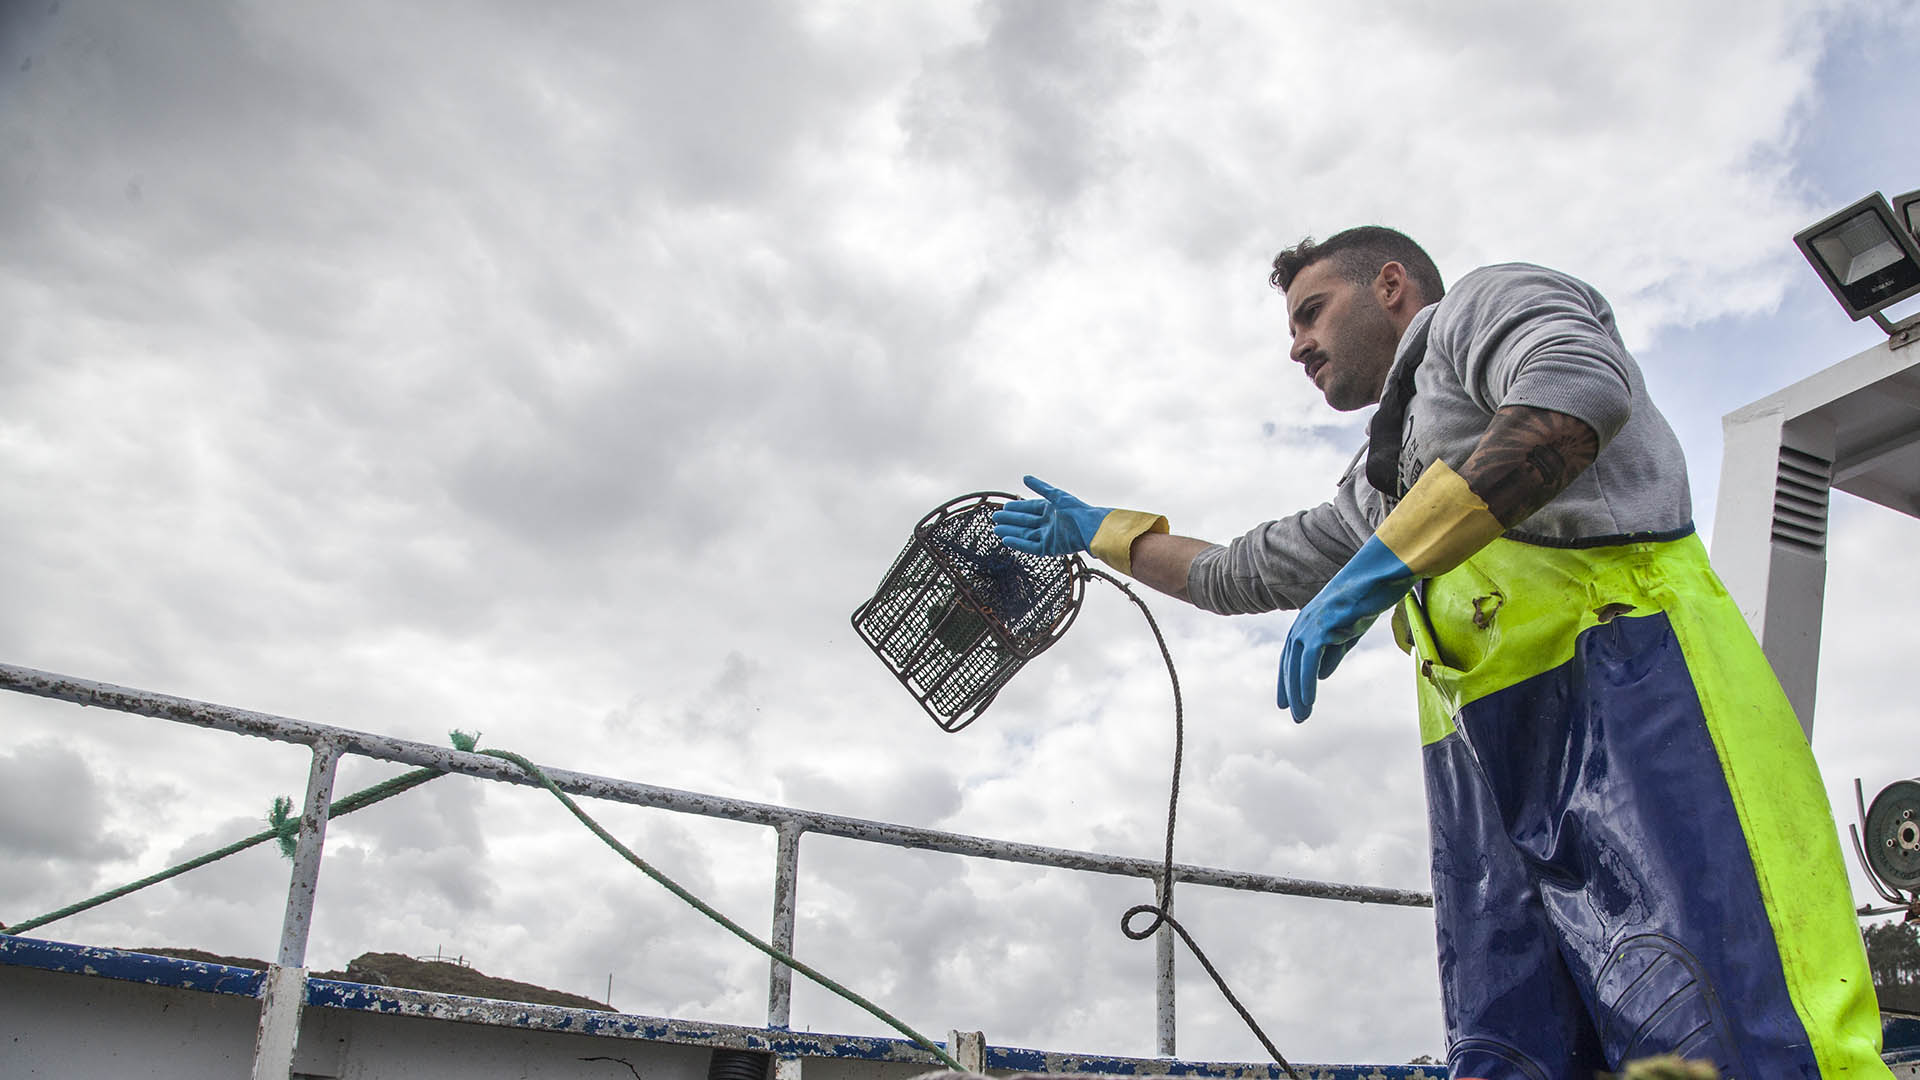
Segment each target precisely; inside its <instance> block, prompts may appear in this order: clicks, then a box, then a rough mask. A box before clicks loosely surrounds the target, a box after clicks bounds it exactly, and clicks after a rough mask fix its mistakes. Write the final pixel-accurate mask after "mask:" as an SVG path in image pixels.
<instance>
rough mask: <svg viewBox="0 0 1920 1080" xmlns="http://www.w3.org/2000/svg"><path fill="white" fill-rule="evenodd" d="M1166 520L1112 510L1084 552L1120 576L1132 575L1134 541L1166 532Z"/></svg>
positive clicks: (1132, 511) (1148, 515)
mask: <svg viewBox="0 0 1920 1080" xmlns="http://www.w3.org/2000/svg"><path fill="white" fill-rule="evenodd" d="M1167 531H1168V529H1167V519H1166V518H1164V517H1161V516H1160V515H1159V514H1143V513H1141V512H1140V511H1138V510H1115V511H1113V512H1111V513H1109V514H1108V515H1107V516H1106V517H1105V518H1104V519H1103V520H1102V521H1101V522H1100V528H1099V530H1098V531H1097V532H1095V533H1094V534H1093V543H1092V544H1091V545H1089V546H1088V548H1087V550H1088V551H1090V552H1092V553H1093V557H1094V558H1096V559H1099V560H1100V561H1101V562H1103V563H1106V564H1107V565H1108V566H1111V567H1113V568H1114V569H1115V570H1118V571H1120V572H1121V573H1123V574H1129V575H1130V574H1132V573H1133V542H1134V541H1135V540H1138V539H1140V537H1141V536H1142V535H1143V534H1146V533H1150V532H1157V533H1163V532H1167Z"/></svg>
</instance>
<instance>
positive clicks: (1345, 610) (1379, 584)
mask: <svg viewBox="0 0 1920 1080" xmlns="http://www.w3.org/2000/svg"><path fill="white" fill-rule="evenodd" d="M1414 581H1415V577H1414V573H1413V571H1412V570H1409V569H1408V568H1407V564H1406V563H1404V562H1402V561H1401V560H1400V557H1399V556H1398V555H1395V554H1394V553H1393V550H1392V549H1391V548H1389V547H1387V545H1385V544H1383V543H1381V542H1380V538H1379V537H1378V536H1373V537H1369V538H1368V539H1367V542H1366V543H1365V544H1362V545H1361V546H1360V550H1359V551H1357V552H1355V553H1354V556H1353V558H1352V559H1350V560H1348V562H1347V565H1345V566H1343V567H1341V568H1340V572H1339V573H1337V574H1335V575H1333V580H1331V581H1329V582H1327V584H1326V586H1325V587H1324V588H1322V589H1321V590H1320V591H1319V593H1317V594H1316V595H1315V596H1314V598H1313V599H1312V600H1310V601H1308V602H1307V606H1306V607H1303V608H1301V609H1300V613H1299V614H1298V615H1296V616H1294V618H1293V626H1292V627H1290V628H1289V629H1288V630H1287V644H1286V647H1285V649H1283V650H1282V651H1281V653H1280V690H1279V704H1280V707H1281V708H1283V709H1291V710H1292V712H1293V722H1294V723H1296V724H1298V723H1301V722H1303V721H1305V720H1306V718H1307V717H1309V716H1312V715H1313V699H1314V696H1315V691H1317V690H1318V689H1319V680H1321V679H1324V678H1326V677H1327V676H1329V675H1331V674H1333V669H1334V668H1336V667H1338V666H1340V660H1341V658H1342V657H1344V656H1346V655H1347V650H1348V649H1351V648H1353V643H1354V642H1356V641H1359V640H1360V636H1361V635H1362V634H1365V633H1366V632H1367V628H1368V627H1370V626H1372V625H1373V620H1374V619H1376V618H1378V617H1379V615H1380V613H1381V612H1383V611H1385V610H1387V609H1388V608H1390V607H1392V606H1393V605H1394V604H1396V603H1399V601H1400V598H1401V597H1403V596H1405V595H1406V594H1407V590H1408V589H1411V588H1413V583H1414Z"/></svg>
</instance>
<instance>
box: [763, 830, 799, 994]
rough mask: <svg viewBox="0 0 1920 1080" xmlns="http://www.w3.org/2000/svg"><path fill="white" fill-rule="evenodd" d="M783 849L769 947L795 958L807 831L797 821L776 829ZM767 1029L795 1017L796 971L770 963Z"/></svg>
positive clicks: (777, 860)
mask: <svg viewBox="0 0 1920 1080" xmlns="http://www.w3.org/2000/svg"><path fill="white" fill-rule="evenodd" d="M775 828H776V830H777V832H778V834H779V837H780V846H779V848H778V850H776V851H775V852H774V856H773V936H772V938H771V939H770V941H769V943H770V944H772V946H773V947H774V948H776V949H779V950H780V951H781V952H783V953H786V954H787V955H788V956H792V955H793V923H794V898H795V896H796V894H797V893H798V892H799V888H800V835H801V834H802V833H804V832H806V828H805V827H804V826H802V825H801V824H800V823H799V822H796V821H791V820H789V821H783V822H781V823H780V824H779V825H778V826H776V827H775ZM767 963H768V965H769V975H768V982H767V1026H768V1027H770V1028H784V1027H786V1026H787V1024H788V1021H790V1020H791V1019H792V1016H793V969H792V968H790V967H788V966H787V965H785V964H783V963H781V962H780V961H778V960H769V961H768V962H767Z"/></svg>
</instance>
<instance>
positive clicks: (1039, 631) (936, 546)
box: [853, 491, 1086, 731]
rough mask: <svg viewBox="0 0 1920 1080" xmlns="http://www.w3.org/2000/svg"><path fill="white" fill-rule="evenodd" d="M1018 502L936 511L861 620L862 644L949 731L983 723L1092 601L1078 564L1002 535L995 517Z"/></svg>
mask: <svg viewBox="0 0 1920 1080" xmlns="http://www.w3.org/2000/svg"><path fill="white" fill-rule="evenodd" d="M1016 498H1018V496H1015V495H1009V494H1007V493H1005V492H999V491H981V492H975V493H974V494H971V495H962V496H960V497H959V498H957V499H953V500H950V501H948V502H946V503H944V504H942V505H940V506H938V507H935V508H934V509H933V510H931V511H929V512H928V513H927V515H926V516H925V517H923V518H921V519H920V522H919V524H917V525H915V526H914V529H913V539H912V540H910V541H908V543H907V546H906V547H905V548H904V549H903V550H902V551H901V552H900V557H899V558H897V559H895V560H894V561H893V567H892V569H890V570H888V571H887V576H886V577H885V578H884V579H882V580H881V582H880V588H879V589H877V590H876V591H875V592H874V594H873V596H872V597H871V598H870V599H868V600H867V601H866V602H865V603H863V604H861V605H860V606H859V607H858V608H856V609H855V610H854V613H853V628H854V631H855V632H856V633H858V634H859V635H860V640H862V641H864V642H866V643H867V647H868V648H871V649H872V650H873V651H874V655H876V656H878V657H879V658H880V662H881V663H883V664H885V665H886V666H887V670H888V671H891V672H893V674H894V677H895V678H897V679H899V680H900V683H901V685H903V686H905V687H906V688H907V691H908V692H909V693H911V694H912V695H913V698H914V700H915V701H918V702H919V703H920V707H921V708H923V709H925V710H926V711H927V715H928V716H931V717H933V722H934V723H936V724H938V725H940V727H941V729H942V730H945V731H959V730H960V729H961V728H963V727H966V726H967V725H968V724H971V723H972V722H973V721H975V720H977V719H979V717H980V714H981V713H983V712H985V711H986V709H987V706H988V705H991V704H993V699H994V696H995V695H997V694H998V693H999V692H1000V689H1001V687H1003V686H1005V685H1006V684H1007V680H1008V679H1011V678H1013V676H1014V673H1015V672H1017V671H1019V670H1020V668H1021V667H1023V666H1024V665H1025V664H1026V662H1027V661H1029V660H1031V659H1033V658H1034V657H1036V656H1038V655H1040V654H1041V653H1042V652H1045V651H1046V650H1047V648H1048V647H1049V646H1051V645H1052V644H1053V643H1054V642H1056V641H1058V640H1060V637H1061V635H1063V634H1065V633H1066V632H1067V628H1068V627H1069V626H1071V625H1072V624H1073V619H1074V616H1075V615H1077V614H1079V612H1080V601H1081V599H1082V597H1083V596H1084V595H1085V593H1086V572H1085V567H1084V566H1083V565H1082V564H1081V562H1080V559H1079V558H1078V557H1077V556H1073V555H1064V556H1048V555H1027V554H1024V553H1022V552H1018V551H1015V550H1013V549H1012V548H1010V547H1008V546H1006V545H1005V544H1003V543H1001V542H1000V538H999V537H998V536H995V535H994V532H993V512H994V511H995V510H998V509H1000V508H1001V507H1002V506H1005V505H1006V504H1007V503H1009V502H1012V501H1013V500H1014V499H1016Z"/></svg>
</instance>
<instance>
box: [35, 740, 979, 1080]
mask: <svg viewBox="0 0 1920 1080" xmlns="http://www.w3.org/2000/svg"><path fill="white" fill-rule="evenodd" d="M447 734H448V737H449V739H450V740H451V742H452V743H453V748H454V749H455V750H462V751H467V752H469V753H472V752H476V751H475V747H477V746H478V745H479V743H480V737H479V735H477V734H471V735H470V734H468V733H467V732H464V731H451V732H448V733H447ZM477 752H478V753H481V754H485V755H486V756H488V757H494V758H499V759H500V760H502V761H506V762H510V763H511V764H514V765H517V766H519V767H520V769H521V770H522V771H523V772H525V773H526V774H527V775H528V776H531V777H532V778H533V779H534V780H535V781H536V782H537V783H538V784H539V785H540V786H541V787H544V788H546V789H547V790H548V791H549V792H552V793H553V797H554V798H556V799H559V800H560V802H561V804H562V805H563V806H565V807H566V808H567V809H568V810H569V811H571V812H572V814H573V816H574V817H576V818H578V819H579V820H580V823H581V824H582V825H585V826H586V827H587V828H588V829H590V830H592V832H593V834H594V835H595V836H598V837H599V838H600V839H601V840H602V841H604V842H605V843H606V845H607V846H608V847H611V848H612V849H613V850H614V851H616V852H618V853H619V854H620V857H621V858H623V859H625V860H627V862H629V863H631V864H633V865H634V866H635V867H636V868H638V869H639V870H640V872H641V873H643V874H646V875H647V876H648V877H650V878H652V879H653V880H655V881H657V882H659V883H660V884H661V885H663V886H665V887H666V889H667V891H669V892H671V893H673V895H675V896H677V897H679V898H680V899H682V900H684V901H686V902H687V903H688V904H689V905H691V906H692V907H693V908H694V910H696V911H698V912H700V913H701V914H702V915H705V916H706V917H707V918H709V919H712V920H713V921H714V922H717V923H719V924H720V925H721V926H724V927H726V928H727V929H728V930H729V931H732V933H733V935H734V936H735V937H738V938H740V939H741V940H742V941H745V942H746V943H747V944H749V945H752V946H753V947H754V948H756V949H759V950H760V951H761V952H763V953H766V954H767V955H768V956H770V957H772V958H773V959H774V960H776V961H778V962H779V963H782V964H785V965H786V966H788V967H790V968H792V969H793V970H795V971H797V972H799V973H800V974H802V975H805V976H806V977H807V978H809V979H812V980H813V981H814V982H816V983H819V984H820V985H821V986H823V987H825V988H826V989H828V990H831V991H833V992H834V993H836V994H838V995H840V996H841V997H843V998H845V999H846V1000H848V1001H850V1002H852V1003H853V1004H855V1005H858V1006H859V1007H860V1008H862V1009H864V1010H866V1011H867V1012H868V1013H869V1014H871V1015H872V1016H874V1017H876V1018H878V1019H879V1020H880V1021H881V1022H882V1023H885V1024H886V1025H887V1026H888V1027H891V1028H893V1029H894V1030H895V1031H898V1032H899V1033H901V1034H902V1035H905V1036H906V1037H907V1038H908V1039H910V1040H912V1041H913V1042H914V1043H915V1044H916V1045H918V1046H919V1047H920V1048H921V1049H923V1050H925V1051H927V1052H928V1053H931V1054H932V1055H933V1056H934V1057H936V1058H938V1059H939V1060H940V1063H941V1064H943V1065H945V1066H946V1067H947V1068H949V1069H953V1070H955V1071H956V1072H965V1071H966V1069H965V1068H964V1067H963V1066H962V1065H961V1064H960V1063H959V1062H958V1061H955V1060H954V1059H953V1057H952V1056H951V1055H949V1054H948V1053H947V1052H946V1051H945V1050H943V1049H941V1048H940V1044H938V1043H936V1042H934V1041H933V1040H932V1039H929V1038H927V1037H926V1036H925V1035H922V1034H920V1033H919V1032H918V1031H915V1030H914V1029H913V1028H911V1027H908V1026H907V1024H906V1022H905V1021H903V1020H901V1019H899V1018H898V1017H896V1016H894V1015H893V1014H892V1013H889V1012H887V1011H886V1010H885V1009H882V1008H881V1007H880V1006H878V1005H875V1004H874V1003H873V1002H871V1001H868V1000H867V999H866V998H864V997H861V996H860V995H859V994H856V993H854V992H853V991H852V990H849V989H847V988H846V987H845V986H842V985H841V984H839V983H838V982H835V981H834V980H832V979H830V978H828V977H827V976H825V975H823V974H821V973H820V972H818V971H816V970H814V969H813V968H812V967H811V966H809V965H807V964H804V963H801V962H800V961H799V960H796V959H794V958H793V957H792V956H789V955H788V954H786V953H784V952H781V951H780V950H779V949H776V948H774V947H773V946H772V945H769V944H768V943H766V942H764V941H762V940H760V939H759V938H758V937H755V936H754V935H753V934H752V933H751V932H750V931H748V930H747V929H746V928H745V927H743V926H741V925H740V924H739V923H736V922H734V921H733V920H732V919H729V918H727V917H726V916H725V915H723V914H721V913H720V912H719V911H718V910H716V909H715V908H714V907H713V906H712V905H711V904H708V903H707V902H706V901H704V900H702V899H700V898H699V897H697V896H695V895H693V894H692V893H690V892H688V891H687V890H686V889H685V888H683V887H682V886H681V885H680V883H679V882H677V881H674V880H673V879H672V878H670V877H668V876H667V875H665V874H663V873H661V872H660V871H659V870H656V869H654V867H653V865H652V864H650V863H648V862H647V861H646V860H645V859H642V858H641V857H640V856H638V855H636V854H634V853H633V851H632V850H631V849H630V848H628V847H627V846H626V845H625V844H622V843H621V842H620V841H619V840H617V839H615V838H614V836H613V834H611V833H609V832H607V830H606V829H605V828H602V827H601V825H600V823H599V822H598V821H595V820H594V819H593V818H592V816H590V815H589V814H588V813H587V812H586V811H585V810H582V809H580V804H579V803H576V802H574V801H573V799H572V798H571V797H570V796H568V795H567V793H566V792H564V791H561V790H560V789H559V787H557V786H555V784H554V782H553V780H552V779H551V778H550V777H548V776H547V774H546V773H545V772H543V771H542V770H541V768H540V766H538V765H535V764H534V763H533V762H531V761H528V760H527V759H526V758H524V757H521V756H520V755H519V754H515V753H513V752H511V751H507V750H479V751H477ZM445 775H447V774H446V773H445V772H444V771H442V770H440V769H427V768H422V769H414V770H412V771H411V772H405V773H402V774H400V775H399V776H396V777H394V778H393V779H391V780H387V781H385V782H383V783H379V784H375V785H374V786H372V787H370V788H365V789H363V790H360V791H356V792H354V793H353V794H351V795H348V796H347V797H346V798H343V799H337V800H335V801H334V802H333V804H332V805H331V806H330V807H328V809H327V818H328V820H332V819H333V818H337V817H339V816H341V815H342V814H351V813H353V812H354V811H355V810H362V809H365V808H366V807H369V806H372V805H373V804H374V803H377V802H380V801H381V800H383V799H390V798H392V797H393V796H395V795H398V794H400V793H401V792H403V791H409V790H411V789H413V788H416V787H419V786H420V785H421V784H424V783H426V782H427V781H429V780H432V779H433V778H435V777H438V776H445ZM267 826H268V827H267V828H266V830H264V831H262V832H257V833H254V834H253V835H252V836H249V837H246V838H245V839H242V840H236V841H234V842H233V843H231V844H228V845H227V846H226V847H223V848H219V849H217V850H215V851H209V852H207V853H206V854H205V855H202V856H200V857H198V858H195V859H189V860H187V861H186V862H183V863H181V864H179V865H178V866H173V867H169V868H167V869H165V870H162V871H160V872H159V873H157V874H153V875H151V876H148V877H144V878H141V879H140V880H139V881H133V882H128V883H127V884H125V885H122V886H120V887H119V888H117V889H110V890H108V891H107V892H103V893H101V894H99V895H97V896H91V897H88V898H87V899H85V900H82V901H80V902H79V903H75V904H69V905H68V906H66V907H63V908H61V909H60V910H58V911H50V912H48V913H47V914H45V915H40V916H37V917H35V918H31V919H27V920H25V921H24V922H18V923H15V924H13V925H12V926H0V934H19V933H22V932H25V931H27V930H33V929H36V928H38V927H42V926H45V925H47V924H48V923H51V922H58V921H59V920H61V919H64V918H66V917H67V916H69V915H75V914H78V913H80V912H82V911H86V910H87V909H89V908H94V907H99V906H100V905H101V904H104V903H106V902H107V901H109V900H115V899H118V898H120V897H122V896H125V895H127V894H128V893H131V892H137V891H139V890H140V889H144V888H146V887H147V886H149V885H156V884H158V883H160V882H162V881H165V880H167V879H168V878H173V877H178V876H180V875H181V874H184V873H186V872H187V871H189V870H195V869H198V868H199V867H202V866H205V865H207V864H208V863H212V862H218V861H219V860H221V859H224V858H226V857H227V856H229V855H233V854H236V853H238V852H241V851H245V850H246V849H248V848H250V847H253V846H254V845H256V844H263V843H266V842H267V841H268V840H274V841H277V842H278V843H279V845H280V852H281V854H283V855H285V856H286V857H288V858H292V857H293V851H294V841H295V838H296V837H298V836H299V834H300V819H299V818H297V817H295V816H294V815H293V800H292V799H289V798H287V797H286V796H284V795H283V796H280V797H279V798H276V799H274V800H273V806H272V808H271V809H269V810H268V812H267Z"/></svg>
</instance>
